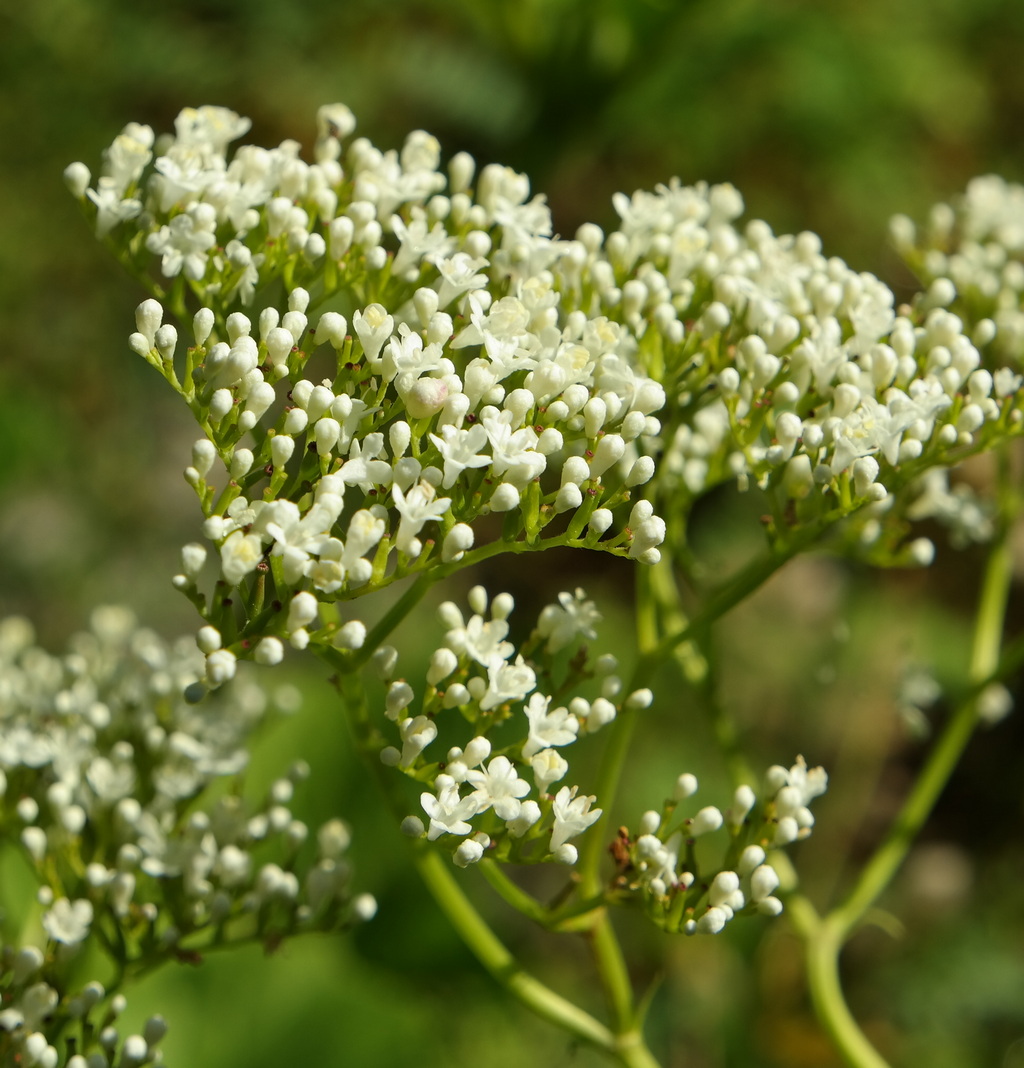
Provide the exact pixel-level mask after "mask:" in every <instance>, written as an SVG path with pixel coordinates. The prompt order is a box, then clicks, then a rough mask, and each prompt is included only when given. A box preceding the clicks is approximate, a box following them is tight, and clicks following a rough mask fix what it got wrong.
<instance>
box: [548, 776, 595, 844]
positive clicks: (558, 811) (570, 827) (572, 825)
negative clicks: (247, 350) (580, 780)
mask: <svg viewBox="0 0 1024 1068" xmlns="http://www.w3.org/2000/svg"><path fill="white" fill-rule="evenodd" d="M577 789H578V787H576V786H574V787H572V788H571V789H570V788H569V787H568V786H563V787H562V788H561V790H559V791H558V793H557V794H556V795H555V800H554V803H553V804H552V808H551V811H552V814H553V815H554V817H555V826H554V828H553V829H552V831H551V852H552V853H557V851H558V850H559V849H560V848H561V847H562V846H563V845H565V843H566V842H568V840H569V839H570V838H575V837H576V835H578V834H582V833H583V832H584V831H585V830H586V829H587V828H588V827H589V826H591V824H593V823H596V822H597V821H598V820H599V819H600V818H601V814H602V811H603V810H602V809H599V808H593V809H592V808H591V807H590V806H591V805H592V804H593V803H594V802H595V801H596V800H597V798H596V797H593V796H590V797H577V796H576V791H577Z"/></svg>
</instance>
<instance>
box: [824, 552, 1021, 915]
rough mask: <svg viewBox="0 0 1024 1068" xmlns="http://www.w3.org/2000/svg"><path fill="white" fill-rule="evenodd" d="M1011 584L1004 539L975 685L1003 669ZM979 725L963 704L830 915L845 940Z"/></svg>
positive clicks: (984, 603)
mask: <svg viewBox="0 0 1024 1068" xmlns="http://www.w3.org/2000/svg"><path fill="white" fill-rule="evenodd" d="M1012 579H1013V569H1012V557H1011V553H1010V548H1009V546H1008V545H1007V543H1006V539H1005V537H1004V538H1002V539H1001V540H1000V541H999V542H997V543H996V544H995V545H994V546H993V547H992V551H991V553H990V555H989V558H988V565H987V567H986V569H985V578H984V584H983V586H982V591H981V600H980V603H979V606H978V617H977V623H976V625H975V632H974V645H973V647H972V650H971V662H970V667H969V681H970V682H972V683H976V682H981V681H982V680H984V679H986V678H988V677H989V676H991V675H992V674H993V672H994V671H995V669H996V667H997V666H998V664H999V646H1000V640H1001V637H1002V633H1003V621H1004V619H1005V617H1006V602H1007V599H1008V597H1009V591H1010V583H1011V581H1012ZM977 722H978V712H977V701H976V700H974V699H971V700H967V701H964V702H963V703H962V704H961V705H960V706H959V707H958V708H957V710H956V711H955V712H954V713H953V715H952V717H951V718H950V720H949V722H948V723H947V724H946V726H945V729H944V730H943V732H942V734H941V735H940V736H939V740H938V742H937V743H936V744H935V746H934V748H933V749H932V751H931V753H930V754H929V756H928V760H927V762H926V764H925V766H924V769H923V770H922V772H921V774H920V776H919V777H918V779H917V781H916V782H915V783H914V788H913V789H912V790H911V792H910V795H909V796H908V797H907V800H906V801H905V802H904V805H903V808H902V810H901V811H900V814H899V816H898V817H897V819H896V822H895V823H894V824H893V826H892V828H891V829H890V831H889V833H888V834H887V835H886V837H885V839H884V841H883V842H882V844H881V845H880V846H879V847H878V849H877V850H876V851H875V854H874V856H873V857H872V858H871V860H870V861H869V862H868V864H867V866H866V867H865V868H864V869H863V870H862V871H861V874H860V878H859V879H858V880H857V885H856V886H855V887H854V888H853V890H852V891H851V893H850V894H849V896H848V897H847V899H846V900H845V901H844V902H843V903H842V904H841V905H840V906H838V907H837V908H836V909H833V911H832V916H834V917H835V922H836V923H838V924H839V925H840V928H841V930H842V931H843V933H844V935H845V934H848V933H849V932H850V931H851V930H852V929H853V928H854V927H855V926H856V925H857V923H859V921H860V920H861V918H862V917H863V916H864V913H865V912H867V910H868V909H869V908H870V907H871V906H872V904H874V902H875V900H876V899H877V898H878V896H879V894H881V892H882V891H883V890H884V889H885V888H886V886H888V884H889V882H890V880H891V879H892V877H893V875H895V873H896V870H897V868H899V866H900V864H902V862H903V858H904V857H905V856H906V854H907V851H908V850H909V848H910V845H911V843H912V842H913V840H914V838H915V837H916V836H917V833H918V831H920V829H921V827H922V826H923V825H924V822H925V820H926V819H927V818H928V816H929V814H930V813H931V811H932V808H933V807H934V806H935V802H936V801H937V800H938V798H939V794H941V793H942V790H943V788H944V787H945V785H946V783H947V782H948V781H949V777H950V775H951V774H952V772H953V769H954V768H955V767H956V765H957V763H958V762H959V760H960V757H961V756H962V755H963V751H964V749H965V748H966V746H967V743H968V741H970V738H971V735H972V734H973V733H974V728H975V726H976V724H977Z"/></svg>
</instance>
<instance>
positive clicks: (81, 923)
mask: <svg viewBox="0 0 1024 1068" xmlns="http://www.w3.org/2000/svg"><path fill="white" fill-rule="evenodd" d="M202 670H203V658H202V655H201V654H200V652H199V651H198V650H197V649H196V648H195V646H194V645H192V643H190V642H187V641H185V642H179V643H178V644H177V645H175V646H168V645H166V644H165V643H164V642H163V641H162V640H161V639H159V638H158V637H157V636H156V635H155V634H153V633H152V632H151V631H148V630H144V629H141V628H139V627H138V625H137V624H136V621H135V619H134V617H133V616H132V615H131V613H130V612H128V611H127V610H125V609H119V608H101V609H98V610H97V611H96V612H95V613H94V614H93V617H92V628H91V630H90V631H89V632H87V633H83V634H79V635H76V636H75V637H74V638H73V639H72V640H71V642H70V651H69V652H68V653H67V654H66V655H64V656H63V657H56V656H53V655H51V654H49V653H46V652H45V651H43V650H42V649H40V648H38V647H37V646H36V645H35V644H34V640H33V634H32V630H31V627H30V626H29V625H28V624H27V623H26V622H25V621H24V620H21V619H8V620H5V621H3V622H2V623H0V724H2V727H0V821H2V823H3V825H4V826H5V827H7V828H9V829H10V830H11V832H12V833H13V836H14V837H16V838H17V839H20V842H21V845H22V846H23V848H24V849H25V851H26V854H27V856H28V858H29V859H30V861H31V863H32V865H33V868H34V870H35V871H36V874H37V876H38V879H39V883H40V889H39V893H38V898H39V903H40V904H41V905H42V906H43V907H44V908H45V911H44V913H43V915H42V917H41V922H42V927H43V929H44V931H45V932H46V934H47V936H48V938H49V940H50V941H49V943H48V950H47V951H48V953H50V955H51V957H54V958H55V959H63V958H64V957H66V956H67V955H68V954H71V953H73V952H74V950H75V949H76V947H78V946H79V945H80V944H82V943H84V942H85V941H86V940H87V939H88V938H89V936H90V933H91V932H92V931H93V930H94V929H95V927H96V926H97V925H98V924H100V922H101V920H102V922H103V924H104V926H105V927H107V926H109V925H110V924H114V925H116V927H117V928H118V929H119V932H120V933H119V938H118V944H119V945H121V946H122V948H123V950H124V952H125V953H126V954H127V955H128V957H129V958H130V959H133V960H137V959H148V958H149V957H150V956H151V955H156V956H160V955H165V954H166V953H168V952H170V951H172V950H173V951H178V949H179V948H180V949H181V951H182V952H185V951H189V950H195V949H197V948H201V947H202V945H203V944H204V943H203V938H204V937H206V936H210V937H214V936H215V937H219V938H230V939H237V940H240V939H242V938H253V937H270V936H274V937H278V936H280V935H281V934H288V933H291V932H293V931H297V930H300V929H305V928H322V927H329V926H337V925H338V923H340V922H348V921H349V920H350V919H351V918H352V915H351V914H352V913H353V912H354V914H355V917H356V918H358V917H359V916H360V915H362V914H363V913H367V912H368V911H371V910H369V906H368V903H366V902H363V903H358V904H353V903H351V901H350V894H349V889H348V884H349V874H350V873H349V868H348V864H347V862H346V861H345V860H344V859H343V854H344V853H345V850H346V848H347V845H348V831H347V829H346V828H345V827H344V826H343V825H341V824H340V823H339V822H338V821H333V822H331V823H328V824H326V825H325V826H324V828H322V829H321V831H320V833H319V835H318V836H317V847H318V848H317V850H316V857H315V859H314V860H313V861H312V863H311V862H310V861H309V860H306V859H305V856H304V854H303V857H302V858H301V866H300V850H301V849H302V846H303V844H304V842H305V840H306V838H307V837H308V828H307V827H306V825H305V824H304V823H303V822H301V821H300V820H297V819H295V818H294V816H293V815H292V812H291V810H290V808H289V807H288V806H289V802H290V800H291V798H292V794H293V791H294V786H295V783H296V782H298V781H300V780H301V779H303V778H304V777H305V775H306V774H307V771H308V769H306V767H305V765H301V766H297V767H295V768H294V769H293V770H292V772H291V773H290V775H289V776H288V777H286V778H282V779H279V780H278V781H276V782H274V783H273V784H272V786H271V787H270V789H269V791H268V793H267V795H266V796H265V797H264V798H263V799H262V800H261V801H260V803H258V804H255V805H252V804H250V803H248V802H247V801H246V800H245V799H244V798H243V797H242V796H241V794H240V793H239V790H240V786H241V784H240V781H239V780H238V779H237V777H238V776H239V773H240V772H241V771H242V770H243V769H244V768H245V766H246V764H247V761H248V752H247V749H246V743H247V742H248V741H249V739H250V736H251V734H252V732H253V730H254V729H255V727H256V726H257V725H258V724H259V723H260V722H261V721H262V720H264V719H265V718H266V717H267V715H268V713H269V712H270V711H271V708H272V706H271V705H270V704H269V702H268V698H267V696H266V694H265V693H264V691H263V690H262V689H261V688H260V687H259V686H257V685H256V684H255V683H252V682H247V681H246V680H243V679H239V680H237V681H236V682H235V683H234V684H233V686H231V687H227V688H225V689H224V690H222V691H220V692H219V693H218V694H217V695H216V696H214V697H211V698H210V699H208V700H206V701H204V702H203V703H202V704H201V705H195V704H190V703H189V702H188V701H187V700H186V698H185V697H184V696H182V692H183V690H186V689H187V688H188V684H191V683H193V682H194V680H195V679H196V677H197V675H198V674H199V673H201V672H202ZM207 670H209V669H207ZM294 700H295V696H294V694H293V693H291V692H289V691H287V690H282V691H281V694H280V699H279V707H280V706H281V705H285V704H287V703H293V702H294ZM228 777H235V782H234V783H232V784H231V785H229V786H228V788H227V789H224V790H219V791H218V792H217V793H218V795H217V797H216V799H206V798H205V797H204V791H206V789H207V787H209V786H210V785H211V784H212V783H214V781H215V780H224V779H225V778H228ZM257 855H259V856H260V857H261V858H263V859H261V860H257ZM271 857H276V859H277V861H279V863H278V862H275V860H272V859H270V858H271ZM350 905H351V906H352V907H350ZM122 963H123V962H122Z"/></svg>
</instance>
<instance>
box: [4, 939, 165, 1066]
mask: <svg viewBox="0 0 1024 1068" xmlns="http://www.w3.org/2000/svg"><path fill="white" fill-rule="evenodd" d="M52 971H53V969H52V961H51V960H50V959H49V958H48V957H47V955H46V954H45V953H44V952H43V950H41V949H40V948H39V947H38V946H32V945H28V946H23V947H21V948H20V949H19V948H15V947H14V946H6V945H5V946H4V947H3V950H2V955H0V994H2V997H3V1008H2V1009H0V1064H5V1065H8V1064H9V1065H19V1066H22V1068H113V1066H114V1065H119V1066H123V1068H136V1066H141V1065H146V1064H162V1063H163V1051H162V1050H161V1049H160V1045H159V1043H160V1041H161V1039H162V1038H163V1037H164V1035H165V1034H166V1033H167V1025H166V1024H165V1023H164V1020H163V1018H162V1017H160V1016H151V1017H150V1018H149V1019H148V1020H147V1021H146V1023H145V1025H144V1027H143V1029H142V1033H141V1034H133V1035H127V1036H124V1037H122V1035H121V1034H120V1032H119V1031H118V1029H117V1027H115V1026H114V1025H115V1023H116V1021H117V1018H118V1016H120V1015H121V1014H122V1013H123V1012H124V1010H125V1006H126V1002H125V998H124V995H123V994H115V995H113V996H109V995H108V994H107V991H106V990H105V989H104V987H103V984H102V983H98V982H95V981H94V982H91V983H87V984H86V985H85V986H84V987H82V988H81V989H80V990H76V991H75V992H74V993H64V994H62V992H61V990H62V986H63V984H62V983H61V982H60V980H59V979H56V978H55V977H54V975H53V974H52ZM58 1043H59V1045H60V1046H61V1047H66V1049H67V1052H66V1054H62V1053H61V1052H60V1049H59V1047H58Z"/></svg>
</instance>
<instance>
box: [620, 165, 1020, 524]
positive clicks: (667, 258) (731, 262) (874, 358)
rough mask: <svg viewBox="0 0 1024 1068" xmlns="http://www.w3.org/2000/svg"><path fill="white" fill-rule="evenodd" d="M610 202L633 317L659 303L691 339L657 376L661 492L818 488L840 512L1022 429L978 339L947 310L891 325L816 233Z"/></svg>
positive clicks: (878, 295)
mask: <svg viewBox="0 0 1024 1068" xmlns="http://www.w3.org/2000/svg"><path fill="white" fill-rule="evenodd" d="M615 203H616V207H617V209H618V211H619V213H620V215H621V216H622V227H621V229H620V230H619V231H617V232H616V233H614V234H611V235H609V237H608V239H607V241H606V243H605V249H606V251H607V253H608V255H609V257H610V259H611V261H612V263H613V264H616V266H617V267H619V268H620V269H623V270H624V269H626V268H628V270H629V271H630V273H631V274H632V275H633V276H634V281H636V282H641V281H643V282H644V289H645V290H646V297H645V300H644V301H643V302H641V304H640V307H639V310H638V314H641V315H644V316H645V317H646V318H647V319H648V320H649V321H650V322H651V324H652V326H653V325H655V324H656V322H657V308H658V307H660V306H661V303H660V302H659V303H652V302H653V301H655V299H656V298H660V301H664V300H668V301H670V302H671V303H672V306H673V307H675V308H676V309H677V310H678V311H679V313H680V315H681V317H682V318H684V319H685V320H686V322H687V324H688V328H689V333H688V335H687V339H686V342H685V344H684V345H683V346H682V349H681V351H680V354H679V357H678V358H677V359H676V360H675V361H673V363H671V364H668V365H667V367H666V374H665V375H664V377H663V379H662V380H663V382H664V384H665V386H666V390H667V393H668V396H669V398H670V401H671V400H672V398H675V403H676V405H677V406H678V407H674V410H672V411H671V412H670V413H667V414H666V415H665V416H663V421H664V422H665V424H666V445H665V447H666V456H665V459H664V460H663V461H662V464H663V466H664V467H666V468H667V470H668V472H671V473H672V474H674V476H675V478H674V482H670V483H669V485H671V486H672V490H673V492H682V493H688V494H690V495H696V494H698V493H700V492H702V491H703V490H705V489H706V488H707V487H708V486H710V485H713V484H715V483H717V482H720V481H722V480H724V479H727V478H736V479H738V480H739V481H740V483H741V485H745V484H746V483H747V481H748V480H751V479H754V480H756V481H757V482H758V483H759V484H760V485H762V486H771V487H773V488H777V489H779V490H780V491H781V492H782V494H783V497H784V498H785V497H788V498H790V499H793V500H796V501H802V500H804V499H805V498H808V497H809V496H811V495H812V492H813V491H814V490H815V489H816V488H818V489H819V490H827V491H828V492H829V494H830V495H831V498H832V500H833V501H834V502H835V503H836V504H837V505H839V506H840V507H841V508H843V509H845V510H847V511H848V510H850V509H851V508H852V507H854V506H856V505H859V504H863V503H869V502H877V501H881V500H884V499H885V498H886V497H887V496H888V493H889V491H890V490H891V489H893V488H898V487H899V486H900V485H901V484H902V482H903V481H905V480H906V477H907V472H910V473H916V471H917V470H920V469H923V468H925V467H928V466H931V465H933V464H936V463H947V462H951V461H950V460H948V459H947V454H949V453H951V452H953V451H954V450H956V449H960V450H968V449H970V448H972V447H975V446H977V445H978V444H979V443H980V442H981V441H982V440H983V439H985V438H986V435H987V436H988V437H991V436H992V434H994V433H1004V434H1005V433H1007V432H1008V431H1009V430H1011V429H1012V431H1013V432H1015V433H1016V432H1019V430H1020V422H1021V413H1020V411H1019V408H1018V407H1017V405H1018V401H1019V397H1018V396H1017V392H1016V391H1017V388H1018V386H1019V384H1020V382H1019V379H1017V378H1015V377H1014V376H1012V375H1011V374H1009V373H1008V372H1007V370H1006V369H1005V368H1003V369H1002V370H999V369H994V370H992V371H990V370H989V369H987V368H986V367H985V366H984V362H983V358H982V355H981V353H980V352H979V349H978V347H977V344H978V343H981V342H982V341H984V340H985V337H984V331H982V333H981V335H980V336H979V335H978V333H977V331H975V335H974V336H969V335H968V334H967V333H965V329H964V323H963V321H962V320H961V319H960V318H959V317H958V316H956V315H954V314H952V313H951V312H949V311H947V310H946V309H945V308H943V307H936V306H931V307H929V306H927V305H925V306H924V307H922V308H921V309H919V310H917V311H912V310H911V309H901V310H900V312H899V313H897V310H896V309H895V308H894V298H893V294H892V292H891V291H890V290H889V289H888V287H886V286H885V285H884V284H883V283H881V282H880V281H879V280H878V279H877V278H875V277H873V276H872V275H869V274H864V273H858V272H855V271H853V270H852V269H851V268H850V267H848V266H847V265H846V264H845V263H843V262H842V261H841V260H839V259H837V258H835V257H832V258H828V257H826V256H825V255H824V254H823V253H822V251H821V243H820V240H819V239H818V238H817V237H816V236H815V235H814V234H811V233H802V234H799V235H797V236H795V237H793V236H782V237H779V236H776V235H775V234H773V233H772V231H771V229H770V228H769V227H768V226H767V224H765V223H763V222H761V221H758V220H755V221H752V222H749V223H747V225H746V226H745V227H744V228H743V229H742V230H739V229H737V228H736V227H735V226H734V225H733V220H734V219H735V218H736V217H737V216H738V215H739V214H740V212H741V210H742V201H741V200H740V198H739V196H738V194H737V193H736V192H735V190H733V189H732V188H731V187H728V186H716V187H712V188H710V189H708V188H705V187H703V186H697V187H694V188H684V187H681V186H679V185H677V184H675V183H673V184H671V185H669V186H662V187H659V189H658V191H657V192H656V193H637V194H635V195H634V196H633V198H632V199H631V200H630V199H627V198H625V197H623V196H619V197H617V198H616V201H615ZM651 279H653V281H651ZM645 280H646V281H645ZM629 284H630V283H623V290H624V291H625V286H626V285H629ZM652 294H653V295H652ZM976 342H977V343H976ZM641 351H642V348H641ZM992 428H995V429H992ZM669 433H670V434H671V438H668V434H669ZM666 478H667V475H666V476H665V477H663V478H662V480H661V481H662V483H665V481H666Z"/></svg>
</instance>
